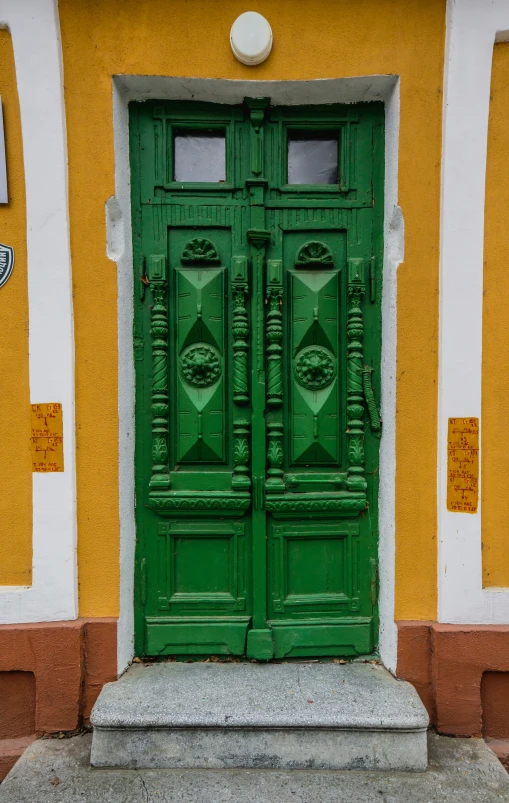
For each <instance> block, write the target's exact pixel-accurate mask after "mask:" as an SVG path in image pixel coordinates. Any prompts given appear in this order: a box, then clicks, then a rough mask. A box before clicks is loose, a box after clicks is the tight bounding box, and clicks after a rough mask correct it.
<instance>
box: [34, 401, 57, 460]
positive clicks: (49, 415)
mask: <svg viewBox="0 0 509 803" xmlns="http://www.w3.org/2000/svg"><path fill="white" fill-rule="evenodd" d="M31 441H32V471H42V472H44V473H46V474H49V473H50V472H53V471H63V470H64V430H63V424H62V405H61V404H32V438H31Z"/></svg>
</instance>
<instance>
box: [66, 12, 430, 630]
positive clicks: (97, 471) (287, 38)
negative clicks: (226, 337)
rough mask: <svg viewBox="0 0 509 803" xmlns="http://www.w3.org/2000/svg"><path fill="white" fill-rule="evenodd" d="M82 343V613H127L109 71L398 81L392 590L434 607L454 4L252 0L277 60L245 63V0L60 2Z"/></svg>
mask: <svg viewBox="0 0 509 803" xmlns="http://www.w3.org/2000/svg"><path fill="white" fill-rule="evenodd" d="M59 8H60V22H61V31H62V41H63V58H64V76H65V98H66V111H67V135H68V147H69V169H70V176H69V187H70V217H71V249H72V265H73V282H74V304H75V307H74V312H75V338H76V419H77V422H78V424H77V482H78V552H79V583H80V614H81V615H83V616H103V615H115V614H117V613H118V574H119V568H118V565H119V561H118V550H119V521H118V442H117V426H118V422H117V314H116V295H117V292H116V273H115V265H114V264H113V263H112V262H110V261H109V260H108V259H107V258H106V255H105V214H104V203H105V201H106V199H107V198H108V197H109V196H111V195H112V194H113V193H114V175H113V169H114V153H113V129H112V89H111V76H112V74H115V73H134V74H147V75H158V74H162V75H187V76H195V77H201V76H203V77H211V78H215V77H221V78H242V79H254V78H257V79H305V78H306V79H312V78H327V77H340V76H357V75H370V74H379V73H397V74H399V75H400V76H401V131H400V168H399V198H400V204H401V207H402V209H403V213H404V216H405V242H406V244H405V262H404V264H403V265H401V266H400V268H399V273H398V371H397V388H398V391H397V393H398V395H397V406H398V425H397V426H398V432H397V487H396V493H397V520H396V539H397V566H396V572H397V594H396V615H397V617H398V618H400V619H433V618H435V616H436V430H437V426H436V414H437V394H436V386H437V385H436V383H437V332H438V298H437V294H438V242H439V199H440V184H439V182H440V148H441V106H442V95H441V93H442V65H443V48H444V36H445V30H444V29H445V0H426V2H422V0H333V1H332V0H278V2H277V3H274V2H270V0H264V1H260V0H256V1H255V2H253V3H252V4H251V5H250V6H249V8H251V9H253V10H256V11H259V12H260V13H262V14H264V15H265V16H267V18H268V19H269V20H270V23H271V25H272V28H273V32H274V49H273V52H272V54H271V56H270V57H269V59H268V60H267V61H266V62H265V63H264V64H262V65H260V66H258V67H256V68H249V67H245V66H243V65H241V64H239V62H237V61H236V60H235V59H234V57H233V56H232V53H231V51H230V47H229V29H230V26H231V23H232V21H233V20H234V19H235V18H236V17H237V15H238V14H240V13H242V12H243V11H245V10H246V4H245V3H244V2H239V1H238V0H224V1H223V2H215V1H213V0H191V1H189V0H172V1H171V2H168V0H143V2H140V0H108V2H103V3H97V1H96V0H79V2H76V0H60V2H59Z"/></svg>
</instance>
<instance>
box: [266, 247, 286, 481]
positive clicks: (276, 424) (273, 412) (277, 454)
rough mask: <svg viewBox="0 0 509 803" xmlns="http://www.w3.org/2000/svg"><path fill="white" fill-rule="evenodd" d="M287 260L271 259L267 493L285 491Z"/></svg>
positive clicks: (268, 272)
mask: <svg viewBox="0 0 509 803" xmlns="http://www.w3.org/2000/svg"><path fill="white" fill-rule="evenodd" d="M282 299H283V262H282V260H281V259H269V260H268V262H267V307H268V312H267V329H266V339H267V407H268V408H269V412H268V416H267V459H268V463H269V468H268V471H267V482H266V490H267V493H284V491H285V483H284V479H283V477H284V473H283V458H284V451H283V314H282V310H281V305H282Z"/></svg>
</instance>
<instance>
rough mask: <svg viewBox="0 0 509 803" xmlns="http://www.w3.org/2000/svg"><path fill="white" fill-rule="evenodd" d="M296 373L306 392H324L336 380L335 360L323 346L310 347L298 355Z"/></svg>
mask: <svg viewBox="0 0 509 803" xmlns="http://www.w3.org/2000/svg"><path fill="white" fill-rule="evenodd" d="M294 372H295V378H296V380H297V382H298V383H299V385H302V387H303V388H306V390H322V388H326V387H327V386H328V385H330V384H331V382H332V380H333V379H334V376H335V373H336V371H335V364H334V358H333V356H332V354H330V352H329V351H328V349H325V348H323V347H322V346H308V347H307V348H305V349H302V351H301V352H300V354H299V355H297V359H296V360H295V367H294Z"/></svg>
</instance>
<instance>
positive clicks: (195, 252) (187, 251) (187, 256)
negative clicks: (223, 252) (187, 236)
mask: <svg viewBox="0 0 509 803" xmlns="http://www.w3.org/2000/svg"><path fill="white" fill-rule="evenodd" d="M180 260H181V262H184V263H186V262H187V263H193V264H204V263H205V264H209V265H217V264H218V262H219V254H218V253H217V250H216V246H215V245H214V243H212V242H211V241H210V240H207V239H205V237H196V238H195V239H194V240H190V241H189V242H188V243H187V245H185V246H184V250H183V251H182V256H181V257H180Z"/></svg>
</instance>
